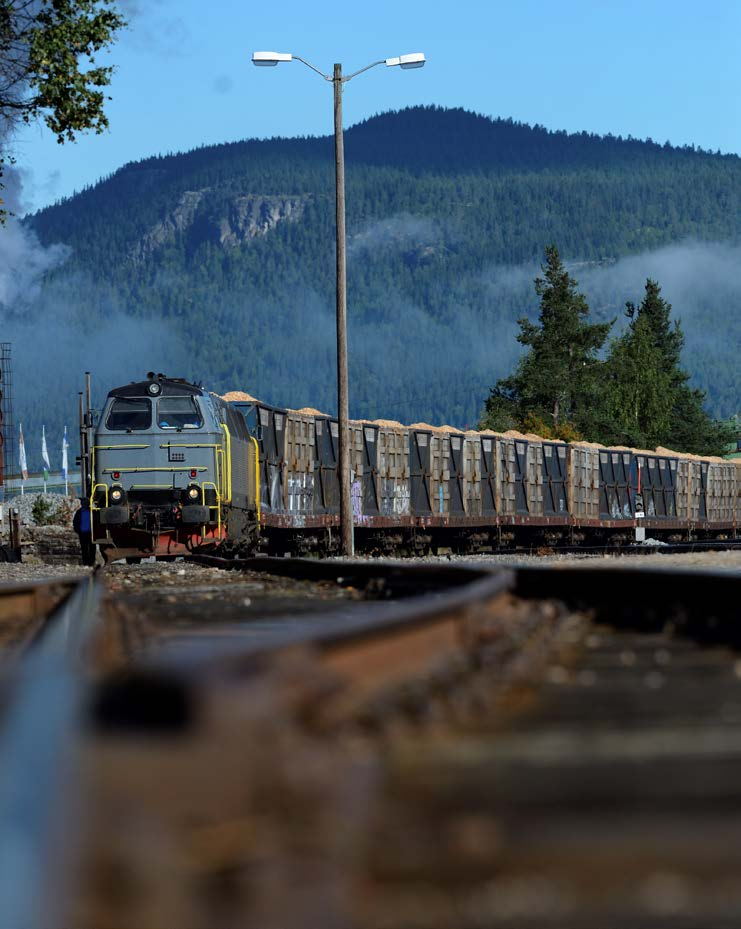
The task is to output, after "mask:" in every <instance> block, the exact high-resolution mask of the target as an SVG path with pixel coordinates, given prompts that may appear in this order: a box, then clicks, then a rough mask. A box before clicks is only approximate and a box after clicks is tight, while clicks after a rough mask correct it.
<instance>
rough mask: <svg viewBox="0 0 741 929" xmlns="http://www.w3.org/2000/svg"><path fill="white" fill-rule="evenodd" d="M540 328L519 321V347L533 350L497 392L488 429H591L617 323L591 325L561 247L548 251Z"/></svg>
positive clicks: (485, 421)
mask: <svg viewBox="0 0 741 929" xmlns="http://www.w3.org/2000/svg"><path fill="white" fill-rule="evenodd" d="M545 258H546V261H545V265H544V266H543V267H542V271H543V276H542V277H538V278H536V279H535V292H536V293H537V295H538V296H539V297H540V315H539V317H538V322H537V323H533V322H531V321H530V320H528V319H527V318H524V317H523V318H522V319H520V320H518V324H519V326H520V334H519V335H518V336H517V340H518V342H520V343H521V344H522V345H525V346H527V347H528V349H529V351H528V353H527V354H526V355H525V356H524V357H523V358H522V359H521V360H520V362H519V363H518V366H517V369H516V371H515V373H514V374H513V375H511V376H510V377H508V378H505V379H503V380H500V381H498V382H497V384H496V385H495V386H494V388H492V391H491V393H490V395H489V398H488V400H487V401H486V407H485V410H484V416H483V418H482V421H481V425H482V427H484V428H486V427H488V428H496V429H502V428H507V427H509V426H513V425H514V426H517V427H519V428H527V424H528V423H532V422H542V423H544V424H545V429H546V430H547V431H548V432H550V433H551V434H552V435H554V436H559V435H561V434H562V433H563V432H564V431H565V432H568V433H569V434H575V433H579V432H582V433H583V432H584V430H585V429H587V428H589V427H590V426H591V423H592V420H593V416H594V409H595V400H596V396H597V386H598V385H597V371H598V369H599V367H600V364H601V363H600V361H599V359H598V357H597V352H598V351H599V350H600V348H601V347H602V345H603V344H604V342H605V339H606V338H607V335H608V333H609V331H610V327H611V326H612V323H597V324H595V323H589V322H588V321H587V320H588V317H589V307H588V305H587V301H586V299H585V297H584V295H583V294H581V293H579V292H578V291H577V282H576V281H575V280H574V278H572V277H571V276H570V275H569V273H568V272H567V271H566V269H565V268H564V266H563V263H562V261H561V257H560V255H559V253H558V250H557V248H556V247H555V245H549V246H548V247H547V248H546V250H545Z"/></svg>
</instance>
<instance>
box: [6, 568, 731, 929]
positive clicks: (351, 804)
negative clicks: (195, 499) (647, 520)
mask: <svg viewBox="0 0 741 929" xmlns="http://www.w3.org/2000/svg"><path fill="white" fill-rule="evenodd" d="M200 562H201V563H202V564H209V565H210V566H212V567H214V569H217V568H220V567H230V568H232V569H235V570H238V571H239V570H241V571H245V572H251V573H254V572H262V573H264V574H266V575H272V576H276V575H282V576H289V577H291V578H294V579H296V581H300V582H302V583H303V582H307V581H310V582H314V583H316V584H324V585H328V584H331V585H336V586H337V588H338V589H342V590H344V591H345V593H347V594H348V596H346V597H337V598H335V599H333V600H332V602H331V603H328V602H325V601H324V600H321V599H315V600H313V601H312V603H311V605H310V607H307V608H306V609H305V610H303V611H301V610H299V609H293V608H291V609H290V610H289V611H287V612H281V611H280V609H273V610H272V611H270V610H266V611H265V612H264V613H262V614H261V612H260V609H257V610H256V609H255V606H254V604H252V605H251V607H250V608H249V609H248V607H247V606H244V607H243V612H244V615H243V616H241V615H240V612H239V608H238V600H235V601H234V602H232V603H231V605H230V606H229V607H228V608H227V605H226V599H223V600H219V598H218V596H217V595H216V594H214V593H213V591H211V590H210V589H209V591H207V592H205V593H204V594H203V596H204V599H203V601H202V602H203V604H204V606H203V616H202V621H201V622H200V625H198V622H197V619H194V616H195V617H197V616H198V610H196V611H195V612H193V604H194V603H195V604H198V603H200V602H201V601H199V600H198V596H199V594H198V591H195V590H194V591H193V592H192V595H191V596H189V593H188V590H187V589H185V588H182V587H180V588H176V591H177V595H179V596H181V597H182V602H183V610H184V611H185V610H186V607H187V605H188V603H189V602H190V603H191V612H190V613H189V614H188V619H187V622H182V623H180V624H178V623H173V625H172V628H170V627H169V626H168V628H167V629H166V631H165V632H164V633H163V632H162V628H161V627H162V623H160V626H157V624H156V623H154V622H153V621H152V620H146V619H143V618H142V617H143V613H144V612H145V606H146V600H145V599H142V595H141V593H140V594H139V599H136V598H135V597H133V596H132V597H128V598H127V595H125V594H117V595H116V596H115V597H114V596H112V595H111V594H110V593H109V594H105V595H104V594H103V593H102V591H101V589H100V575H98V576H96V578H95V579H90V578H85V579H84V580H83V581H80V582H79V583H77V584H75V583H68V584H67V585H66V587H65V585H64V583H60V582H55V584H54V585H51V584H49V585H38V589H36V590H35V591H34V588H33V585H30V586H27V587H25V588H23V589H20V588H3V589H0V618H2V624H0V632H2V633H3V634H4V635H5V638H3V639H0V648H2V649H3V651H2V657H3V658H4V659H5V660H4V664H3V668H4V670H5V674H4V676H3V679H2V688H1V689H0V693H1V694H2V699H1V700H0V706H2V712H3V715H2V730H0V740H1V741H0V777H1V779H0V873H3V875H4V876H5V875H6V874H7V875H11V876H12V881H11V882H10V883H9V884H8V886H9V892H8V893H6V894H4V895H2V896H0V925H9V926H24V927H28V929H35V927H44V929H46V927H51V929H53V927H66V926H69V925H74V926H76V927H82V929H84V927H91V929H92V927H94V929H108V927H110V929H114V927H115V929H125V927H137V929H139V927H146V926H152V927H160V926H178V927H181V929H188V927H193V929H207V927H211V926H213V927H219V929H221V927H231V926H234V927H237V926H256V927H257V926H259V927H260V929H273V927H274V929H292V927H307V929H308V927H312V929H314V927H317V926H322V927H327V929H331V927H343V929H345V927H355V926H357V927H361V929H366V927H367V929H371V927H374V929H381V927H384V929H411V927H422V926H425V927H427V929H435V927H440V929H447V927H450V929H452V927H456V929H460V927H463V929H467V927H471V929H474V927H479V926H513V927H520V926H523V927H524V926H527V927H535V926H538V927H543V926H554V927H566V926H569V927H579V926H584V927H587V926H595V925H599V926H601V927H607V926H616V927H622V926H626V927H627V926H634V925H641V926H657V927H658V926H668V925H671V926H697V925H713V926H725V925H728V926H731V925H737V923H738V915H739V913H741V889H739V887H738V882H737V879H736V878H737V874H738V871H739V865H741V853H739V851H738V849H737V842H736V841H735V837H736V836H737V835H738V830H739V826H741V740H740V739H739V737H738V734H737V733H738V726H739V723H740V722H741V656H739V655H738V653H737V648H738V646H739V644H741V627H740V626H739V624H738V612H739V611H738V603H739V600H740V599H741V597H740V595H741V578H739V577H737V576H734V575H729V574H720V573H717V574H713V573H710V572H706V573H701V574H700V573H694V574H691V575H687V574H682V573H679V572H674V571H669V570H661V571H658V570H654V571H647V570H628V569H626V570H622V571H619V572H615V571H610V570H601V569H599V568H593V567H588V568H574V567H570V566H569V567H564V568H562V569H540V568H518V569H513V570H496V571H489V570H484V569H474V568H471V567H467V566H463V565H460V564H451V565H439V564H434V565H428V564H415V565H408V564H405V565H399V564H384V563H378V562H346V561H337V562H332V561H321V562H318V561H313V560H301V559H268V558H259V559H250V560H248V561H244V562H229V563H227V562H220V561H218V560H214V559H211V560H208V559H207V560H204V559H200ZM103 573H104V572H103ZM173 596H176V595H173ZM214 598H215V599H214ZM246 602H248V601H247V600H245V603H246ZM281 602H282V601H281ZM206 604H208V605H206ZM177 607H178V604H177V602H176V603H175V605H174V606H173V609H176V608H177ZM199 609H200V607H199ZM250 610H251V612H250ZM9 880H10V879H9ZM4 883H5V880H4Z"/></svg>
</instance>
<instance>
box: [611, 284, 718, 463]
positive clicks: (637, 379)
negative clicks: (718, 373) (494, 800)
mask: <svg viewBox="0 0 741 929" xmlns="http://www.w3.org/2000/svg"><path fill="white" fill-rule="evenodd" d="M671 312H672V307H671V304H670V303H668V302H667V301H666V300H665V299H664V298H663V297H662V296H661V287H660V286H659V284H658V282H657V281H653V280H651V279H650V278H649V279H648V280H647V281H646V289H645V295H644V298H643V300H642V302H641V304H640V306H639V307H636V306H635V305H634V304H633V303H628V304H627V315H628V317H629V318H630V320H631V322H630V325H629V326H628V328H627V330H626V331H625V333H624V334H623V335H622V337H621V338H620V339H617V340H616V341H615V342H613V344H612V348H611V352H610V357H609V359H608V361H607V380H606V386H605V392H604V397H605V402H606V405H607V410H608V418H609V421H610V422H611V424H612V433H611V434H610V435H609V436H608V438H609V439H610V440H611V441H612V442H623V443H625V444H630V445H636V446H638V447H642V448H655V447H656V446H658V445H662V446H665V447H668V448H673V449H677V450H679V451H684V452H692V453H695V454H702V455H722V454H724V453H725V447H726V446H727V445H728V443H729V442H730V441H732V434H731V431H730V430H729V428H728V426H727V425H726V424H723V423H720V422H715V421H714V420H712V419H711V418H710V417H709V416H708V415H707V414H706V413H705V411H704V409H703V403H704V401H705V394H704V392H703V391H700V390H696V389H692V388H691V387H689V386H688V382H689V374H688V373H687V372H686V371H685V370H684V369H683V368H682V367H681V364H680V358H681V353H682V347H683V345H684V334H683V332H682V327H681V325H680V323H679V321H674V323H672V321H671Z"/></svg>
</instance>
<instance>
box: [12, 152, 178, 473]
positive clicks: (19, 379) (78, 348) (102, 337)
mask: <svg viewBox="0 0 741 929" xmlns="http://www.w3.org/2000/svg"><path fill="white" fill-rule="evenodd" d="M23 181H24V176H23V174H22V172H20V171H18V170H17V169H16V168H14V167H9V168H8V167H6V168H5V173H4V177H3V183H4V184H5V190H4V191H3V194H4V199H5V201H6V207H7V209H8V210H9V211H10V212H12V213H13V214H16V215H14V216H10V217H9V218H8V220H7V223H6V225H5V226H4V227H2V226H0V325H1V326H2V340H3V341H4V342H10V343H11V344H12V363H13V372H14V377H13V380H14V418H15V421H16V424H17V423H18V422H19V421H20V422H22V423H23V428H24V435H25V438H26V447H27V453H28V463H29V466H30V467H31V469H32V470H33V469H36V468H38V467H40V466H41V457H40V456H41V449H40V435H41V425H42V423H43V424H45V425H46V426H47V436H48V437H49V443H50V453H51V458H52V466H53V467H57V466H59V465H60V464H61V462H59V461H56V460H55V459H56V458H57V457H58V456H57V455H55V453H54V451H53V448H54V445H55V444H56V443H55V442H54V439H53V430H54V429H58V430H59V435H60V437H61V428H62V427H63V425H64V423H66V424H67V425H68V426H69V427H70V428H71V433H72V435H73V436H74V430H75V424H76V422H77V392H78V391H79V390H80V389H81V384H82V377H83V373H84V372H85V371H86V370H92V371H93V373H94V388H95V389H94V397H98V398H100V397H101V396H105V394H106V393H107V391H108V390H109V389H110V387H111V385H115V384H120V383H126V382H128V381H130V380H131V378H132V375H136V374H140V375H141V376H143V375H144V373H146V371H147V370H152V369H154V370H155V371H165V372H169V373H175V372H177V373H180V372H181V371H183V370H185V364H186V353H185V349H184V347H183V344H182V342H181V340H180V339H179V338H178V337H175V336H173V334H172V332H171V330H170V329H169V327H168V326H167V325H166V324H165V323H164V322H161V321H158V320H146V319H134V318H133V317H132V316H130V315H129V314H128V313H127V312H126V308H125V307H122V306H118V305H116V304H114V303H111V304H110V305H109V306H107V307H105V310H106V312H105V317H104V318H105V320H106V323H105V326H104V327H101V326H100V325H96V326H91V325H90V321H89V320H87V319H85V318H83V317H82V316H81V314H79V313H78V312H77V311H76V308H75V307H74V306H73V305H71V303H70V300H69V293H70V291H72V292H79V289H80V288H81V287H82V286H83V283H81V282H80V281H79V279H76V280H75V281H74V285H75V286H74V288H70V286H69V285H70V283H71V280H72V278H71V276H70V275H67V274H66V273H65V271H64V268H63V265H64V262H65V261H66V260H67V258H68V257H69V256H70V254H71V249H70V248H69V247H68V246H66V245H61V244H56V245H50V246H44V245H42V244H41V243H40V242H39V239H38V237H37V236H36V234H35V233H34V232H33V231H32V230H30V229H29V228H28V227H27V226H25V225H24V224H22V223H21V222H20V220H19V219H18V218H17V216H18V215H20V214H21V213H22V212H23V211H24V209H25V203H24V198H23ZM53 270H54V271H56V274H55V276H54V277H53V278H52V279H50V280H47V281H46V282H44V277H45V275H47V274H48V273H49V272H50V271H53ZM42 282H43V283H44V286H43V289H42ZM89 286H90V287H92V286H94V285H93V284H92V282H91V283H90V285H89ZM60 418H61V419H62V420H63V421H62V422H61V423H60V422H59V421H58V420H59V419H60ZM50 427H51V429H52V431H51V432H50ZM60 442H61V438H60ZM37 446H38V447H37ZM16 465H17V462H12V463H9V466H10V468H11V469H15V467H16Z"/></svg>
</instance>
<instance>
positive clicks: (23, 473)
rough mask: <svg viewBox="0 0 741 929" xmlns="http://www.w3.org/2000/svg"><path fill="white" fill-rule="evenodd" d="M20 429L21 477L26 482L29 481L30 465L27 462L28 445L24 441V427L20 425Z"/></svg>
mask: <svg viewBox="0 0 741 929" xmlns="http://www.w3.org/2000/svg"><path fill="white" fill-rule="evenodd" d="M18 428H19V429H20V433H21V434H20V438H19V439H18V464H19V465H20V466H21V477H22V478H23V480H24V481H27V480H28V464H27V462H26V443H25V442H24V441H23V426H22V425H21V423H18Z"/></svg>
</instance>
